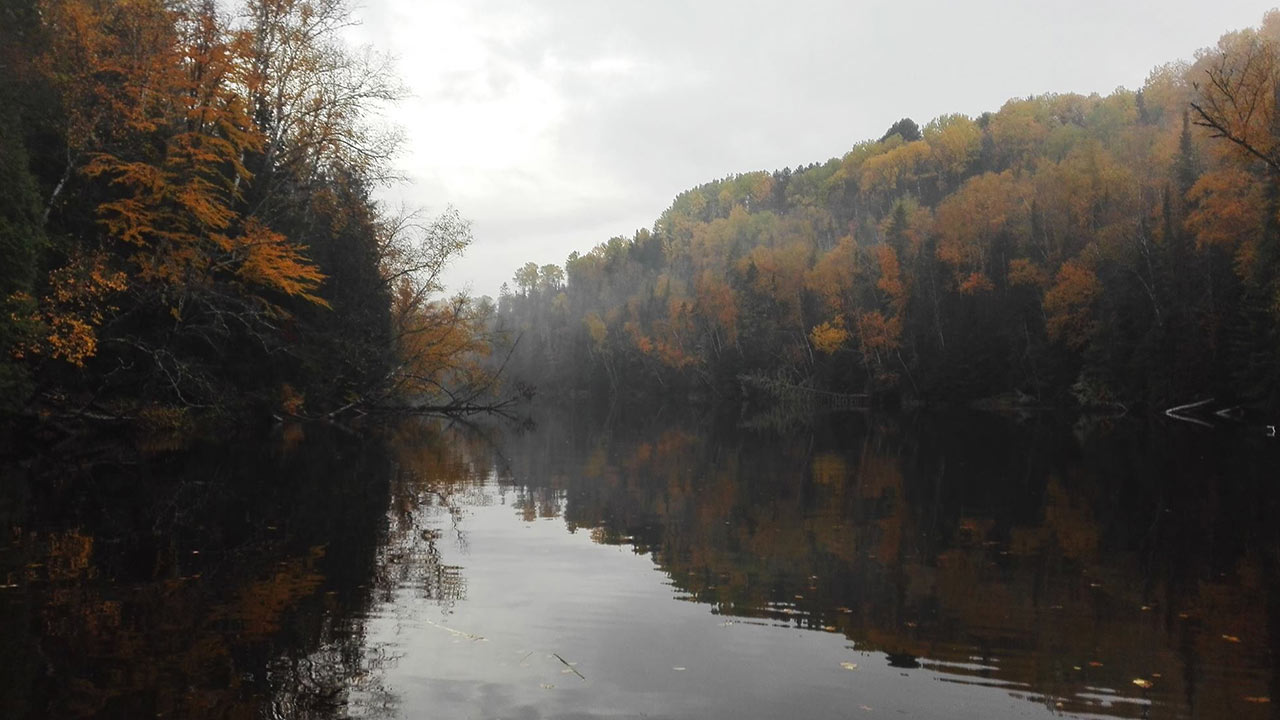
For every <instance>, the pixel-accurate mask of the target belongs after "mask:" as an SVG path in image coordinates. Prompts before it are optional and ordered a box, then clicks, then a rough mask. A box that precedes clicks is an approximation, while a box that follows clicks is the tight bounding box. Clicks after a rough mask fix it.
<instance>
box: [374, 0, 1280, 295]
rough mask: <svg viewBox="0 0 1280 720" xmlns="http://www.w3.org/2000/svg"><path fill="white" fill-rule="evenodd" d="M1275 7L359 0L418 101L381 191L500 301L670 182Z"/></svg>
mask: <svg viewBox="0 0 1280 720" xmlns="http://www.w3.org/2000/svg"><path fill="white" fill-rule="evenodd" d="M1268 7H1269V5H1268V4H1265V3H1261V4H1260V3H1257V2H1242V1H1241V0H1214V1H1213V2H1204V1H1203V0H1201V1H1199V2H1194V3H1193V2H1185V1H1184V0H1164V1H1162V2H1157V1H1154V0H1141V1H1137V2H1129V1H1126V0H1060V1H1056V2H1042V1H1041V0H966V1H965V2H959V1H954V2H940V1H920V0H917V1H915V2H902V1H879V0H874V1H873V0H847V1H845V2H837V1H835V0H772V1H771V2H755V1H754V0H696V1H694V0H690V1H687V2H677V1H675V0H631V1H629V2H622V1H617V2H614V1H606V0H537V1H536V2H518V1H517V0H365V4H364V6H363V7H360V8H359V9H358V10H357V11H356V14H357V16H358V19H359V20H360V21H361V23H362V25H361V27H360V28H358V30H357V36H358V38H359V39H360V40H361V41H363V42H366V43H368V44H370V45H372V46H373V47H374V48H375V49H378V50H382V51H385V52H389V53H391V54H392V55H394V56H395V57H396V58H397V65H398V69H399V74H400V76H401V77H402V79H403V81H404V82H405V84H406V86H407V89H408V91H409V93H410V97H408V98H407V99H406V100H405V101H404V102H402V103H401V104H400V105H399V106H398V107H397V108H396V109H395V111H394V112H393V113H392V120H393V121H394V122H395V123H397V124H399V125H400V126H401V128H402V130H403V132H404V134H405V139H406V142H405V146H404V152H403V154H402V156H401V157H400V160H399V171H400V173H401V174H403V175H404V176H405V177H407V178H408V182H406V183H403V184H401V185H399V186H397V187H395V188H393V189H391V190H390V191H389V192H388V194H387V198H388V199H389V200H391V201H393V202H399V201H400V200H403V201H405V202H407V203H410V204H413V205H418V206H423V207H425V208H426V209H427V210H429V211H439V210H440V209H442V208H444V207H445V206H446V205H450V204H452V205H454V206H456V207H458V208H459V210H461V212H462V213H463V215H465V216H466V217H468V218H470V219H471V221H472V223H473V229H474V233H475V242H474V244H473V245H472V246H471V248H470V249H469V250H468V252H467V254H466V256H465V257H463V258H462V259H460V260H459V261H457V262H456V263H455V264H454V266H453V267H452V268H451V269H450V271H449V273H448V276H447V281H448V283H449V284H450V287H451V288H452V289H454V290H460V289H466V288H469V289H470V290H471V291H472V292H474V293H477V294H490V295H496V294H497V290H498V287H499V286H500V285H501V284H502V282H504V281H506V280H509V279H510V277H511V275H512V273H513V272H514V270H515V269H516V267H518V266H519V265H522V264H524V263H525V262H527V261H530V260H532V261H534V262H537V263H538V264H544V263H560V264H562V263H563V262H564V261H565V258H566V257H567V256H568V254H569V253H570V252H571V251H573V250H579V251H586V250H588V249H590V248H591V247H593V246H595V245H596V244H598V243H600V242H603V241H605V240H608V239H609V238H610V237H612V236H615V235H624V236H630V235H631V234H632V233H633V232H634V231H635V230H636V229H638V228H641V227H650V226H652V224H653V222H654V220H656V219H657V217H658V215H659V214H660V213H661V212H662V211H663V210H664V209H666V207H667V206H668V205H669V204H670V203H671V201H672V199H674V197H675V196H676V194H678V193H679V192H681V191H683V190H687V189H689V188H691V187H694V186H695V185H698V184H700V183H702V182H705V181H708V180H712V179H716V178H719V177H723V176H725V175H729V174H732V173H737V172H748V171H752V170H775V169H781V168H783V167H786V166H791V167H795V166H797V165H802V164H808V163H811V162H822V161H825V160H826V159H828V158H831V157H837V156H840V155H843V154H844V153H845V152H846V151H847V150H849V148H851V147H852V146H853V145H854V144H855V143H857V142H860V141H862V140H866V139H868V138H878V137H879V136H880V135H882V134H883V133H884V131H885V130H886V129H887V128H888V127H889V125H891V124H892V123H893V122H894V121H895V120H897V119H898V118H901V117H911V118H912V119H914V120H915V121H916V122H918V123H920V124H921V125H924V123H925V122H927V121H928V120H930V119H932V118H934V117H936V116H938V115H941V114H945V113H953V112H962V113H965V114H968V115H977V114H979V113H982V112H984V111H987V110H997V109H999V108H1000V106H1001V105H1002V104H1003V103H1004V102H1005V100H1008V99H1009V98H1011V97H1020V96H1026V95H1032V94H1040V93H1045V92H1079V93H1092V92H1097V93H1102V94H1105V93H1108V92H1110V91H1112V90H1114V89H1115V88H1117V87H1121V86H1123V87H1127V88H1137V87H1139V86H1141V84H1142V82H1143V81H1144V80H1145V79H1146V77H1147V75H1148V73H1149V72H1150V71H1151V69H1152V68H1154V67H1156V66H1157V65H1161V64H1164V63H1167V62H1171V61H1174V60H1179V59H1186V60H1189V59H1191V58H1192V57H1193V56H1194V54H1195V51H1196V50H1197V49H1199V48H1202V47H1206V46H1209V45H1212V44H1213V43H1215V42H1216V41H1217V38H1218V36H1219V35H1221V34H1222V33H1223V32H1225V31H1227V30H1233V29H1240V28H1243V27H1247V26H1252V25H1257V24H1258V23H1259V22H1260V21H1261V19H1262V15H1263V13H1264V12H1265V11H1266V9H1267V8H1268Z"/></svg>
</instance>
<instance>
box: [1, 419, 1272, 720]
mask: <svg viewBox="0 0 1280 720" xmlns="http://www.w3.org/2000/svg"><path fill="white" fill-rule="evenodd" d="M1277 459H1280V453H1277V448H1276V446H1275V444H1274V441H1268V440H1267V439H1265V438H1262V437H1259V436H1255V435H1251V434H1248V433H1243V432H1239V433H1202V432H1198V431H1197V430H1195V429H1191V428H1181V427H1173V426H1168V425H1160V424H1157V425H1155V426H1146V425H1140V424H1137V423H1111V424H1105V423H1101V424H1099V423H1092V424H1091V423H1076V424H1065V423H1063V422H1061V421H1055V420H1052V419H1049V418H1029V419H1023V420H1021V421H1015V420H1011V419H1006V418H1002V417H997V416H990V415H969V414H966V415H950V416H944V415H937V414H930V415H908V416H892V417H889V416H877V415H861V414H852V415H837V416H826V417H822V418H817V419H813V420H810V421H807V422H799V423H791V424H789V425H787V426H786V427H778V426H777V423H771V422H767V421H755V420H750V419H747V420H743V419H742V418H736V417H735V418H720V419H715V418H705V417H678V416H676V415H675V414H673V413H671V412H669V411H664V412H648V413H626V412H621V411H618V410H616V409H615V410H614V411H613V412H611V413H610V412H604V413H598V414H596V413H591V412H587V411H580V412H575V413H565V414H561V415H556V414H548V415H544V416H541V417H538V418H536V424H535V425H534V426H533V427H528V426H521V425H513V424H507V423H489V424H484V425H466V424H453V425H448V424H444V423H439V422H431V421H422V422H417V421H415V422H408V423H404V424H402V425H400V426H398V427H396V428H394V429H392V430H390V431H386V432H382V433H367V434H364V435H360V436H354V435H348V434H346V433H342V432H338V431H336V430H332V429H325V428H319V427H306V428H296V427H295V428H284V429H280V430H278V431H277V433H276V435H275V436H274V437H271V438H267V439H265V440H264V441H263V442H260V443H256V444H255V443H251V444H244V445H242V446H241V447H237V448H236V449H235V451H229V450H228V448H226V447H222V446H216V445H215V446H209V447H203V448H195V449H186V450H182V451H160V452H157V451H154V450H152V451H146V450H138V451H134V453H133V454H131V455H129V454H126V455H125V456H124V457H120V456H119V454H117V455H116V456H115V457H112V459H110V460H106V459H104V458H103V457H102V456H101V454H98V455H95V454H92V453H88V454H86V456H85V457H83V458H81V459H79V460H77V459H76V458H74V457H72V458H68V457H67V456H66V454H63V455H62V456H60V457H58V458H56V459H42V460H36V461H28V462H26V463H25V464H23V465H21V466H17V467H14V468H12V469H10V470H7V471H6V484H5V488H6V489H5V493H6V494H5V496H4V500H3V502H4V504H3V505H0V513H3V516H2V517H0V519H2V520H3V521H4V523H5V525H6V526H7V527H8V528H9V532H8V533H7V534H6V535H5V536H4V539H3V540H0V543H3V544H0V573H3V575H0V577H3V578H7V580H6V582H5V583H3V585H4V588H3V589H0V612H3V617H0V631H2V632H3V633H4V636H5V637H6V638H8V639H10V647H11V648H12V650H11V652H10V654H9V657H10V661H9V664H8V665H6V666H4V669H3V670H2V671H0V681H2V685H0V693H2V694H0V715H3V716H5V717H94V716H99V717H139V716H143V715H147V716H172V717H256V716H275V717H352V716H354V717H388V718H391V717H405V718H416V717H488V718H499V717H522V718H589V717H609V718H624V717H628V718H629V717H669V718H695V717H696V718H774V717H785V716H796V717H860V716H867V717H874V716H876V715H884V714H892V715H895V716H896V715H905V716H907V717H926V718H927V717H938V718H954V717H973V718H1021V717H1055V716H1056V717H1061V716H1064V715H1065V716H1072V717H1124V718H1129V717H1133V718H1139V717H1206V718H1215V717H1232V718H1252V717H1258V718H1263V717H1271V716H1272V714H1273V712H1274V708H1273V705H1272V704H1271V699H1272V698H1273V697H1274V696H1275V690H1276V686H1277V682H1278V680H1277V677H1278V676H1277V671H1276V667H1277V665H1276V662H1275V656H1274V653H1275V648H1276V647H1280V581H1277V577H1278V575H1277V569H1278V568H1277V565H1278V560H1280V531H1278V530H1277V527H1278V526H1277V524H1276V523H1275V522H1274V518H1276V517H1277V514H1276V513H1277V510H1280V491H1278V489H1277V486H1276V473H1275V470H1274V468H1275V467H1277V465H1276V460H1277Z"/></svg>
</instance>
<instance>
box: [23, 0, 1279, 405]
mask: <svg viewBox="0 0 1280 720" xmlns="http://www.w3.org/2000/svg"><path fill="white" fill-rule="evenodd" d="M0 13H2V15H0V67H3V70H4V71H3V73H0V184H2V186H3V188H4V191H3V193H0V257H3V260H4V262H3V263H0V305H3V307H2V308H0V346H2V347H0V350H2V352H0V413H3V414H5V415H7V416H9V417H26V418H44V419H46V420H47V419H55V420H56V419H60V418H71V417H74V418H88V419H98V420H129V421H142V422H146V423H157V424H160V425H167V426H172V425H181V424H182V423H183V422H185V421H186V420H185V419H186V418H188V417H190V416H192V415H194V414H201V413H203V414H217V415H226V416H239V415H243V414H257V415H259V416H269V415H274V416H276V417H286V416H288V417H297V418H318V417H319V418H333V417H336V416H338V415H341V414H344V413H354V412H368V411H374V410H391V411H395V410H406V409H409V410H422V409H440V408H446V409H448V408H452V409H459V408H462V409H468V408H476V407H482V406H491V405H492V403H494V402H501V401H497V400H495V398H498V397H499V396H500V394H501V393H504V392H505V393H507V396H510V395H511V392H512V391H511V390H510V388H520V389H522V390H525V389H527V388H531V387H537V388H538V389H539V391H540V392H541V393H542V397H544V398H574V397H586V396H592V397H618V396H628V395H630V396H638V395H642V394H643V395H645V396H647V397H657V396H662V395H669V396H672V397H681V398H690V399H694V400H704V401H709V402H711V401H721V400H733V399H738V398H741V397H743V395H744V394H751V393H752V392H758V391H760V390H764V391H766V393H767V392H776V391H777V390H778V389H779V388H802V389H806V390H812V391H822V392H833V393H842V394H849V395H854V394H856V395H858V396H866V397H869V398H872V399H873V400H874V401H877V402H880V401H883V402H887V403H907V404H922V403H931V402H943V403H946V402H956V401H960V402H972V401H975V400H983V399H985V400H987V401H993V399H994V401H995V402H1012V403H1015V404H1022V405H1028V404H1039V405H1055V406H1057V405H1077V406H1082V407H1086V408H1093V409H1104V410H1108V411H1111V410H1121V411H1127V410H1129V409H1133V408H1156V409H1160V408H1165V407H1169V406H1171V405H1174V404H1179V403H1186V402H1191V401H1194V400H1197V399H1199V398H1202V397H1216V398H1220V399H1223V401H1224V402H1230V403H1234V404H1238V405H1241V406H1244V407H1247V408H1251V409H1253V410H1257V411H1268V410H1274V409H1275V408H1276V407H1277V406H1280V331H1278V325H1277V321H1280V187H1278V185H1277V180H1278V179H1280V107H1278V104H1280V91H1277V89H1276V88H1277V87H1280V14H1277V13H1276V12H1272V13H1269V14H1268V15H1266V16H1265V18H1264V19H1263V22H1262V24H1261V26H1260V27H1258V28H1253V29H1246V30H1242V31H1238V32H1232V33H1228V34H1226V35H1224V36H1223V37H1222V38H1221V40H1220V41H1219V42H1218V44H1217V46H1216V47H1213V48H1210V49H1206V50H1202V51H1200V52H1199V53H1198V54H1197V55H1196V57H1195V59H1194V60H1193V61H1190V62H1172V63H1169V64H1166V65H1163V66H1161V67H1157V68H1156V69H1155V70H1153V71H1152V72H1151V74H1150V76H1149V77H1148V79H1147V80H1146V82H1145V83H1144V84H1143V86H1142V87H1141V88H1140V89H1138V90H1127V89H1123V88H1121V89H1117V90H1116V91H1114V92H1112V93H1111V94H1109V95H1106V96H1100V95H1090V96H1082V95H1075V94H1047V95H1040V96H1035V97H1028V98H1016V99H1013V100H1010V101H1009V102H1007V103H1006V104H1005V105H1004V106H1003V107H1001V108H1000V109H999V110H998V111H995V112H988V113H984V114H982V115H980V116H978V117H976V118H975V117H968V116H965V115H958V114H957V115H944V116H942V117H938V118H935V119H933V120H931V121H929V122H928V123H926V124H925V125H924V126H923V127H921V126H919V125H918V124H917V123H916V122H914V121H913V120H911V119H908V118H903V119H902V120H899V121H898V122H895V123H893V125H892V126H891V127H889V128H888V130H887V131H886V132H885V133H884V135H883V136H882V137H880V138H878V139H875V140H868V141H865V142H861V143H859V144H857V145H855V146H854V147H853V148H852V149H851V150H850V151H849V152H847V153H845V154H844V155H843V156H841V157H838V158H832V159H830V160H827V161H826V162H824V163H811V164H808V165H802V166H799V167H797V168H795V169H791V168H787V169H783V170H780V171H772V172H766V171H761V172H751V173H744V174H737V175H733V176H730V177H726V178H723V179H720V180H716V181H712V182H709V183H706V184H704V185H701V186H699V187H696V188H694V189H691V190H688V191H686V192H683V193H680V194H679V195H678V196H677V197H676V198H675V200H674V202H673V203H672V205H671V206H670V207H669V208H668V209H667V210H665V211H664V212H662V214H661V215H660V216H659V217H658V219H657V220H656V222H655V223H654V225H653V227H652V228H650V229H642V230H639V231H637V232H636V233H635V234H634V236H632V237H630V238H626V237H615V238H612V239H610V240H608V241H607V242H604V243H601V244H600V245H598V246H596V247H595V248H592V249H590V250H587V251H586V252H582V253H579V252H574V253H572V254H570V255H569V257H568V259H567V260H566V262H565V264H564V265H563V266H559V265H554V264H548V265H542V266H539V265H537V264H536V263H527V264H525V265H524V266H523V267H520V268H518V269H517V270H516V272H515V275H514V277H513V278H512V281H511V283H510V284H508V285H504V286H503V289H502V291H501V293H500V295H499V298H498V299H497V300H496V301H494V300H492V299H491V298H488V297H480V298H473V297H470V296H468V295H466V294H457V295H449V294H448V293H447V291H446V288H445V287H444V283H443V281H442V273H443V271H444V269H445V268H446V267H447V265H448V263H449V262H450V261H451V260H452V259H454V258H456V257H457V256H458V255H459V254H461V253H462V252H464V251H465V249H466V247H467V246H468V244H469V243H470V242H471V239H472V237H471V229H470V225H469V223H468V222H467V221H466V220H465V219H464V218H463V217H462V215H461V214H460V213H459V212H458V211H456V210H454V209H452V208H449V209H446V210H444V211H443V212H439V213H435V214H432V213H425V212H422V211H413V210H407V211H393V210H390V209H388V208H387V207H385V206H384V205H383V204H381V203H379V202H378V200H377V199H376V195H377V192H378V190H379V189H380V188H382V187H385V186H387V185H388V184H390V183H393V182H394V181H395V180H396V178H395V177H394V174H393V171H392V160H393V158H394V157H395V153H396V148H397V141H398V138H397V136H396V133H395V131H394V130H393V129H389V128H388V127H387V126H386V125H385V124H384V123H383V122H382V121H381V116H380V112H379V111H380V109H381V108H385V107H386V106H387V105H388V104H389V103H393V102H395V101H396V100H397V98H399V97H400V96H401V95H402V94H403V90H402V88H401V86H400V85H399V82H398V81H397V79H396V77H395V74H394V71H393V68H392V66H391V64H390V62H389V61H388V60H387V59H386V58H383V57H381V56H378V55H376V54H373V53H371V52H368V51H357V50H353V49H351V48H350V47H348V46H347V45H346V44H345V43H344V42H343V39H342V38H343V30H344V28H346V27H348V26H349V25H350V24H351V23H352V22H354V21H353V20H352V17H351V15H350V13H349V10H348V8H347V7H346V5H345V4H344V3H343V2H341V0H243V2H241V3H240V4H238V5H236V6H234V7H226V6H224V5H221V4H219V3H216V2H213V1H212V0H205V1H203V2H190V3H173V2H167V1H166V0H125V1H122V2H116V1H112V0H15V1H14V2H8V3H5V5H4V7H3V9H0ZM504 386H505V388H507V389H506V390H503V389H502V387H504ZM526 394H527V391H526Z"/></svg>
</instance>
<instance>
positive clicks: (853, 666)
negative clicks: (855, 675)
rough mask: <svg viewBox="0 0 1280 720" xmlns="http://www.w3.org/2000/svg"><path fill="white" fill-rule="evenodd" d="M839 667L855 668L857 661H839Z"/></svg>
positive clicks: (856, 667)
mask: <svg viewBox="0 0 1280 720" xmlns="http://www.w3.org/2000/svg"><path fill="white" fill-rule="evenodd" d="M840 667H842V668H844V669H845V670H857V669H858V663H851V662H842V663H840Z"/></svg>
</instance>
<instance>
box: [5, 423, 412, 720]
mask: <svg viewBox="0 0 1280 720" xmlns="http://www.w3.org/2000/svg"><path fill="white" fill-rule="evenodd" d="M126 448H133V449H126ZM391 469H392V467H391V461H390V458H389V456H388V455H387V454H386V452H385V449H383V448H382V447H381V446H380V445H377V444H375V445H369V444H366V443H363V442H357V441H355V440H353V439H352V438H349V437H347V436H345V435H343V434H340V433H336V432H333V431H325V430H324V429H322V428H314V429H308V430H307V431H305V432H303V431H302V430H301V429H299V428H288V429H285V430H283V431H279V430H278V431H277V433H276V436H275V437H273V438H269V439H268V440H267V441H265V442H257V441H255V442H247V443H238V444H236V445H234V446H230V447H228V446H217V447H203V448H196V449H188V450H183V451H176V450H164V449H161V450H159V451H157V450H156V448H155V447H151V448H150V449H138V448H134V447H133V446H132V445H131V444H128V443H111V444H105V445H103V446H100V447H96V448H82V449H79V450H76V451H62V452H57V453H47V454H45V455H43V456H42V457H39V458H35V459H28V460H26V461H25V462H23V463H17V464H10V465H7V466H5V467H4V470H3V474H4V482H3V484H2V485H0V528H3V529H4V534H3V536H0V578H4V579H5V582H4V587H3V589H0V637H3V638H4V639H5V645H6V647H5V656H6V659H5V661H4V662H3V663H2V664H0V665H2V669H0V716H3V717H6V718H42V717H55V718H82V717H113V718H114V717H118V718H137V717H180V718H215V717H216V718H237V717H242V718H248V717H259V716H276V717H290V718H295V717H309V716H330V715H332V714H334V713H335V712H336V711H337V710H338V709H340V707H341V706H342V705H343V704H344V702H345V699H346V696H347V694H348V691H349V690H350V689H351V688H352V687H356V686H358V685H359V684H360V682H361V680H362V679H363V678H370V677H375V676H376V674H377V670H378V667H379V666H380V665H381V664H383V662H384V661H383V659H381V658H379V657H378V656H377V652H376V650H371V648H370V645H369V643H367V642H366V641H365V638H364V637H363V629H362V624H361V623H360V621H359V618H360V617H362V616H363V615H364V614H365V612H366V608H367V607H368V605H369V603H370V602H371V597H370V593H371V590H370V586H369V580H370V578H371V577H372V576H373V573H374V569H375V568H376V567H377V559H376V553H377V549H378V547H379V541H380V539H381V538H382V537H383V530H384V528H383V526H384V518H385V510H386V507H387V503H388V490H389V486H390V483H389V482H388V478H389V475H390V472H391Z"/></svg>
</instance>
